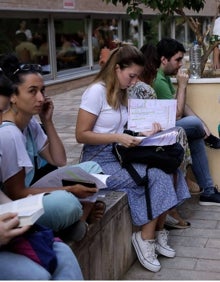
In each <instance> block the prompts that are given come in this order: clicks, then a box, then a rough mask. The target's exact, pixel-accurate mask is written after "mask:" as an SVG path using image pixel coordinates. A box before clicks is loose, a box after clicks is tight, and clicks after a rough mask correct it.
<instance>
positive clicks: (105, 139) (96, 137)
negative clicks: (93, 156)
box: [76, 131, 122, 145]
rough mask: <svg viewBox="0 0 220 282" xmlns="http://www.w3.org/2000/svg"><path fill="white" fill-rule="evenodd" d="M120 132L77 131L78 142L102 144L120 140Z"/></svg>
mask: <svg viewBox="0 0 220 282" xmlns="http://www.w3.org/2000/svg"><path fill="white" fill-rule="evenodd" d="M120 135H122V134H120V133H95V132H92V131H85V132H81V133H77V132H76V140H77V142H78V143H83V144H88V145H102V144H111V143H114V142H120Z"/></svg>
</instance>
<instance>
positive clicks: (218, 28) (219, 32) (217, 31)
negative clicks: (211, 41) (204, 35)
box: [213, 17, 220, 35]
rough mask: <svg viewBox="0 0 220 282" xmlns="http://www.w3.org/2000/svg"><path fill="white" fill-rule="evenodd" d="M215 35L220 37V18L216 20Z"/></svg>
mask: <svg viewBox="0 0 220 282" xmlns="http://www.w3.org/2000/svg"><path fill="white" fill-rule="evenodd" d="M213 34H214V35H220V17H218V18H216V20H215V23H214V27H213Z"/></svg>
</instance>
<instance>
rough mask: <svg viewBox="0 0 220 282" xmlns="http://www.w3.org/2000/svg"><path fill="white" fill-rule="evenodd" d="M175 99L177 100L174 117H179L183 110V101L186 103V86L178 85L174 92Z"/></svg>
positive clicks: (181, 115)
mask: <svg viewBox="0 0 220 282" xmlns="http://www.w3.org/2000/svg"><path fill="white" fill-rule="evenodd" d="M176 100H177V111H176V119H177V120H178V119H181V118H182V117H183V115H184V111H185V103H186V88H185V87H178V88H177V92H176Z"/></svg>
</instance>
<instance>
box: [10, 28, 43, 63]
mask: <svg viewBox="0 0 220 282" xmlns="http://www.w3.org/2000/svg"><path fill="white" fill-rule="evenodd" d="M15 40H16V42H17V45H16V47H15V53H16V56H17V57H18V59H19V61H20V62H21V63H23V64H28V63H35V62H36V59H37V52H38V50H37V46H36V45H35V44H34V43H32V42H30V41H28V40H27V37H26V34H25V33H23V32H21V33H19V34H16V35H15Z"/></svg>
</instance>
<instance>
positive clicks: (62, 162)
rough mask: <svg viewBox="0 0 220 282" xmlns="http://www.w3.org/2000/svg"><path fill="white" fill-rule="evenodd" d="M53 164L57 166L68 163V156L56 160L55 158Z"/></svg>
mask: <svg viewBox="0 0 220 282" xmlns="http://www.w3.org/2000/svg"><path fill="white" fill-rule="evenodd" d="M51 164H52V165H54V166H57V167H62V166H65V165H66V164H67V160H66V158H65V159H56V160H53V163H51Z"/></svg>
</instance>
